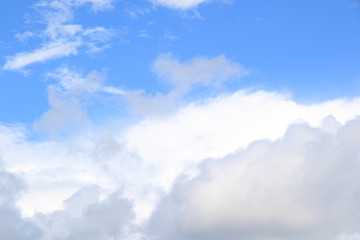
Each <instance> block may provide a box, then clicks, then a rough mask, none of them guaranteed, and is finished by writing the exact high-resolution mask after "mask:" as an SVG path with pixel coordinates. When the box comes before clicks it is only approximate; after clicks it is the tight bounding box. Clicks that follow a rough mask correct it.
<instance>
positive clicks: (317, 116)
mask: <svg viewBox="0 0 360 240" xmlns="http://www.w3.org/2000/svg"><path fill="white" fill-rule="evenodd" d="M359 105H360V101H359V100H358V99H354V100H345V99H344V100H335V101H329V102H324V103H321V104H317V105H310V106H305V105H299V104H297V103H295V102H293V101H291V100H289V99H287V98H286V97H285V96H282V95H279V94H277V93H269V92H265V91H260V92H246V91H239V92H235V93H233V94H227V95H222V96H219V97H216V98H209V99H208V100H206V101H203V102H194V103H191V104H189V105H187V106H185V107H183V108H181V109H179V110H178V111H176V112H175V113H173V114H170V115H168V116H162V117H156V116H153V117H149V118H146V119H144V120H142V121H140V122H137V123H134V124H133V125H130V126H128V127H127V128H126V129H123V130H121V129H119V130H117V128H116V126H115V125H113V126H107V127H101V128H99V129H96V128H88V131H87V132H85V133H83V132H82V133H81V134H80V135H78V136H73V137H71V138H69V139H65V141H64V140H61V141H60V140H59V141H53V142H31V141H30V142H29V141H28V140H26V137H25V136H26V135H24V132H23V130H21V128H18V127H16V126H14V127H6V126H3V127H2V134H1V136H0V140H1V141H0V143H1V146H0V149H2V151H1V155H2V159H3V163H4V167H5V168H6V169H8V170H9V171H11V172H14V173H17V174H21V176H22V177H23V178H24V181H26V183H27V192H26V193H24V194H23V195H22V196H21V197H19V198H18V199H17V201H16V202H17V206H19V207H20V208H21V209H22V211H23V214H25V215H27V216H32V215H33V214H35V213H38V214H36V215H35V216H34V217H33V218H31V219H33V221H35V220H34V219H37V220H36V221H35V222H36V223H37V224H40V223H41V224H40V225H39V226H40V228H41V229H52V230H47V231H45V230H44V234H45V235H44V236H48V237H47V238H48V239H51V238H53V237H54V236H58V238H59V239H72V238H76V237H75V236H78V235H77V234H79V236H82V234H86V233H85V232H86V231H85V230H84V229H93V228H94V224H95V225H96V226H97V225H98V224H97V222H96V221H99V220H98V217H99V216H103V215H91V214H90V213H88V211H90V210H88V209H90V208H91V209H92V208H93V207H90V206H94V205H93V204H95V205H96V204H102V201H104V200H99V199H109V200H105V202H103V203H104V204H105V205H106V204H108V205H106V206H109V208H111V207H110V206H117V205H116V204H118V203H117V201H120V202H119V204H120V206H119V209H124V210H121V211H120V210H119V211H118V212H119V214H120V215H115V216H114V218H115V220H114V221H118V220H117V219H127V220H119V222H122V221H125V222H126V223H125V222H124V223H123V224H120V225H119V227H120V228H121V226H127V227H124V228H121V229H122V230H121V229H117V228H116V229H113V227H109V228H108V226H102V225H101V226H99V228H95V230H94V231H97V232H96V233H95V232H92V234H93V235H94V236H98V237H99V238H100V239H101V237H103V238H104V239H106V238H107V237H109V236H113V235H116V234H117V235H118V236H119V237H118V238H119V239H122V238H120V236H123V235H124V234H125V235H127V236H131V238H135V237H136V236H137V237H139V239H141V236H147V234H150V235H151V236H158V237H155V239H169V238H171V239H184V238H185V236H188V237H189V236H190V237H192V238H193V239H198V237H199V238H200V237H201V238H204V239H205V238H210V237H209V236H219V234H220V235H221V234H225V235H224V236H225V237H227V238H225V237H224V239H232V237H234V236H235V239H238V238H240V237H242V236H247V237H248V238H249V239H257V238H259V237H264V236H267V237H268V236H271V237H272V238H269V239H274V238H277V239H287V238H286V237H289V238H290V237H293V236H295V233H298V234H300V235H298V236H301V237H302V238H300V239H316V237H315V235H316V234H320V235H319V236H326V237H328V239H331V238H334V239H335V237H336V236H337V235H340V234H356V233H357V232H356V226H355V221H356V219H357V217H356V215H351V216H352V217H351V216H350V213H349V212H347V210H346V209H347V208H346V207H345V206H348V207H349V208H348V209H349V211H350V209H352V210H354V209H356V206H355V203H354V202H355V201H356V199H357V198H356V194H355V193H356V191H358V185H357V184H356V180H355V179H356V178H355V176H356V171H357V167H358V166H357V165H356V163H357V162H356V161H357V160H356V159H357V154H358V153H357V149H356V144H357V142H358V139H357V132H358V131H357V126H358V125H359V124H358V120H356V121H353V122H349V123H347V121H348V120H351V119H353V118H355V117H356V115H358V114H359V113H360V110H359V109H360V106H359ZM328 115H332V116H333V117H328V118H325V120H323V118H324V117H326V116H328ZM335 119H336V120H335ZM294 122H298V123H303V124H300V125H295V126H292V127H291V128H290V129H289V130H286V129H287V128H288V126H290V125H291V124H292V123H294ZM344 124H345V125H344ZM309 125H310V126H309ZM342 125H344V126H343V127H342ZM284 133H286V134H285V137H283V135H284ZM261 139H267V140H263V141H259V142H256V141H258V140H261ZM254 141H255V143H253V142H254ZM325 149H327V150H325ZM229 154H230V155H229ZM228 155H229V156H228ZM209 158H217V159H218V160H213V161H209V160H206V161H205V162H204V163H203V161H204V159H209ZM222 158H224V159H223V160H221V159H222ZM49 159H51V160H49ZM342 163H344V166H343V167H340V165H341V164H342ZM199 164H200V166H201V167H200V168H199ZM337 171H339V172H337ZM345 172H347V174H345ZM198 174H200V175H199V177H196V176H198ZM181 176H183V177H182V178H183V179H186V181H185V183H181V182H180V183H177V184H176V186H175V188H174V190H173V191H172V187H173V183H174V182H175V181H176V179H178V178H179V177H181ZM194 177H196V178H195V179H193V178H194ZM191 179H193V180H191ZM189 180H190V181H189ZM94 185H95V186H98V187H96V188H93V187H91V186H94ZM89 186H90V187H91V188H90V189H89ZM82 188H85V189H87V190H81V191H80V192H79V194H75V193H76V192H77V191H78V190H79V189H82ZM336 191H340V193H339V195H336V194H335V192H336ZM114 192H115V193H116V195H114V196H116V197H115V198H113V197H111V196H112V195H111V194H112V193H114ZM168 193H169V195H168V196H167V194H168ZM73 194H75V195H74V196H79V197H71V196H72V195H73ZM87 194H89V196H88V195H87ZM349 194H350V195H349ZM85 195H86V196H88V197H80V196H85ZM108 196H109V197H108ZM325 196H331V197H329V198H326V197H325ZM70 197H71V198H70ZM163 197H165V198H164V199H163V200H161V199H162V198H163ZM69 198H70V199H77V200H68V201H65V202H63V201H64V200H66V199H69ZM82 199H86V200H82ZM91 199H93V200H91ZM110 199H114V200H110ZM121 199H125V200H121ZM204 199H206V201H204ZM329 199H332V200H331V201H330V200H329ZM76 201H80V202H79V203H76ZM82 201H85V202H83V203H82ZM88 201H90V202H88ZM109 201H110V202H109ZM112 201H115V202H112ZM123 201H125V202H126V201H130V202H132V203H133V204H132V205H129V204H128V203H125V202H123ZM159 201H160V203H159ZM332 201H334V202H332ZM352 201H354V202H352ZM70 202H72V203H71V204H70ZM64 204H65V205H64ZM69 204H70V205H69ZM73 204H74V205H73ZM77 204H78V205H77ZM82 204H84V206H85V207H81V206H82ZM112 204H115V205H112ZM71 206H77V207H71ZM86 206H88V207H86ZM130 206H131V207H130ZM352 206H354V208H353V207H352ZM76 208H77V209H79V211H80V209H83V210H81V211H80V212H77V210H76V211H75V210H74V209H76ZM56 209H58V210H59V211H60V212H58V213H56V212H55V213H54V214H51V215H49V218H47V217H45V216H44V215H42V214H41V213H51V212H52V211H54V210H56ZM61 209H64V210H61ZM101 209H103V210H104V211H107V210H106V209H107V208H106V207H103V208H102V207H101ZM114 209H115V208H114ZM126 209H128V210H126ZM129 209H132V210H129ZM154 209H157V210H156V212H155V215H153V216H152V214H153V211H154ZM254 209H256V210H254ZM328 209H332V210H331V211H330V210H328ZM61 211H65V212H61ZM109 211H110V210H109ZM123 211H125V212H123ZM132 211H133V212H134V215H132V213H131V212H132ZM327 211H329V212H327ZM122 213H124V214H125V216H129V217H125V218H122V217H121V216H123V215H122ZM170 213H171V214H170ZM289 213H290V214H289ZM71 214H77V215H76V216H75V217H74V216H72V215H71ZM99 214H100V213H99ZM114 214H115V213H114ZM169 214H170V215H169ZM327 214H328V215H327ZM58 215H61V217H58ZM63 215H64V216H63ZM164 215H166V216H164ZM188 215H191V217H190V216H188ZM50 216H51V217H50ZM106 216H111V215H108V214H106ZM130 216H134V217H133V218H132V217H130ZM151 216H152V217H151ZM294 216H295V217H294ZM150 217H151V221H150V225H149V226H150V229H151V231H150V233H149V232H147V231H145V232H142V231H141V230H139V226H143V225H144V223H146V222H147V219H149V218H150ZM337 218H338V219H339V220H337ZM353 218H354V219H353ZM111 219H113V218H112V217H111ZM203 219H206V221H205V220H203ZM340 220H341V221H342V222H343V223H344V224H342V225H341V224H340V225H339V226H337V227H336V228H335V227H332V226H333V225H332V224H334V225H335V224H336V223H337V221H340ZM109 221H110V220H109ZM68 222H70V223H72V222H73V224H70V225H69V223H68ZM345 222H347V223H348V224H345ZM268 223H269V224H268ZM270 223H271V224H270ZM48 224H54V225H51V226H52V227H49V225H48ZM109 224H113V223H111V222H109ZM133 224H135V225H133ZM137 224H141V225H137ZM172 224H173V225H172ZM163 226H164V227H163ZM328 226H330V227H329V229H331V231H330V230H326V229H327V227H328ZM346 227H347V228H346ZM124 229H126V230H124ZM140 229H141V228H140ZM49 231H50V232H49ZM52 231H54V232H52ZM58 231H60V232H58ZM82 231H85V232H82ZM89 231H90V230H89ZM115 233H116V234H115ZM109 234H110V235H109ZM111 234H113V235H111ZM144 234H145V235H144ZM257 234H260V235H257ZM313 234H315V235H313ZM49 236H52V237H49ZM60 236H61V237H60ZM313 236H314V237H313ZM344 236H353V235H344ZM307 237H309V238H307ZM310 237H311V238H310ZM124 239H125V237H124ZM145 239H147V238H146V237H145ZM265 239H266V238H265ZM294 239H295V237H294ZM298 239H299V238H298Z"/></svg>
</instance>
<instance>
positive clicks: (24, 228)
mask: <svg viewBox="0 0 360 240" xmlns="http://www.w3.org/2000/svg"><path fill="white" fill-rule="evenodd" d="M23 188H24V185H23V182H22V181H21V180H20V179H19V178H18V177H16V176H15V175H13V174H10V173H7V172H4V171H1V170H0V239H4V240H5V239H11V240H37V239H40V238H41V235H42V233H41V230H40V229H39V228H38V227H37V226H36V225H35V224H34V223H33V222H32V221H31V220H29V219H22V218H21V215H20V212H19V211H18V209H17V208H16V207H15V203H16V200H17V198H18V197H19V194H20V193H21V191H22V189H23Z"/></svg>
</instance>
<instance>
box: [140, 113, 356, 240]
mask: <svg viewBox="0 0 360 240" xmlns="http://www.w3.org/2000/svg"><path fill="white" fill-rule="evenodd" d="M334 121H335V120H334V119H331V118H330V119H327V122H328V123H327V125H328V126H331V125H332V126H334V125H336V123H334ZM329 122H330V124H329ZM359 141H360V119H357V120H354V121H351V122H349V123H347V124H346V125H345V126H343V127H341V128H339V130H338V131H337V133H336V135H332V134H331V133H329V131H327V132H326V131H324V130H323V129H317V128H311V127H309V126H308V125H294V126H291V127H290V128H289V129H288V131H287V133H286V134H285V136H284V137H283V138H282V139H281V140H278V141H275V142H270V141H258V142H255V143H253V144H251V145H250V146H249V148H248V149H247V150H245V151H241V152H238V153H236V154H233V155H230V156H228V157H226V158H224V159H217V160H207V161H205V163H204V164H203V165H202V168H201V169H202V173H201V175H200V176H199V177H197V178H196V179H193V180H191V181H182V180H179V181H178V183H177V185H176V186H175V188H174V190H173V192H172V193H171V194H170V195H169V196H167V197H166V198H164V199H163V200H162V202H161V203H160V204H158V207H157V210H156V212H155V213H154V214H153V216H152V218H151V220H150V221H149V224H148V228H147V231H148V233H150V234H151V235H152V236H154V238H155V239H158V240H165V239H172V240H185V239H186V240H202V239H204V240H205V239H207V240H212V239H214V240H215V239H224V240H255V239H261V240H273V239H276V240H289V239H294V240H295V239H299V240H319V239H328V240H335V239H346V240H348V239H356V240H357V239H359V238H358V236H359V235H358V234H357V233H359V232H360V227H359V226H360V225H359V223H360V205H359V201H360V181H359V177H358V176H359V172H360V149H359V147H358V143H359ZM346 236H348V237H346Z"/></svg>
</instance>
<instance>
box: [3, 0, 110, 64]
mask: <svg viewBox="0 0 360 240" xmlns="http://www.w3.org/2000/svg"><path fill="white" fill-rule="evenodd" d="M111 3H112V0H44V1H40V2H38V3H37V4H35V6H34V7H35V9H36V10H37V11H38V13H39V14H40V19H41V22H44V23H45V29H44V30H43V31H41V32H31V31H26V32H25V33H23V34H17V35H16V37H17V38H18V39H20V40H21V41H25V40H26V39H27V38H29V37H38V38H39V39H42V41H43V42H42V43H41V46H40V47H38V48H35V49H34V50H32V51H29V52H20V53H17V54H15V55H13V56H8V57H7V61H6V63H5V65H4V66H3V69H4V70H18V69H22V68H24V67H26V66H28V65H30V64H33V63H37V62H45V61H48V60H52V59H56V58H60V57H67V56H71V55H77V54H78V53H79V51H82V52H88V53H93V52H97V51H100V50H102V49H104V48H106V47H108V46H109V39H110V38H111V36H112V35H113V34H112V31H111V30H109V29H106V28H103V27H90V28H86V27H83V26H82V25H80V24H73V23H72V21H73V18H74V9H76V8H78V7H81V6H84V5H85V6H86V5H89V6H91V9H93V10H94V11H100V10H104V9H108V8H111V6H112V5H111Z"/></svg>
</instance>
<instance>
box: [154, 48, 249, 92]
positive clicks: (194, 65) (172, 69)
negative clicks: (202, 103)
mask: <svg viewBox="0 0 360 240" xmlns="http://www.w3.org/2000/svg"><path fill="white" fill-rule="evenodd" d="M153 71H154V72H155V73H156V74H157V75H158V76H159V78H160V79H163V80H165V81H168V82H170V83H171V84H172V85H174V86H175V87H177V88H178V89H186V90H187V89H188V88H190V87H191V86H192V85H204V86H209V85H220V84H221V83H222V82H224V81H225V80H229V79H233V78H241V77H243V76H244V75H245V74H246V73H247V71H246V70H245V68H244V67H242V66H241V65H239V64H237V63H234V62H231V61H230V60H228V59H227V58H226V57H225V56H223V55H220V56H218V57H214V58H203V57H198V58H193V59H191V60H189V61H186V62H179V61H178V60H177V59H175V58H174V57H172V56H171V54H162V55H160V56H159V57H158V58H157V59H156V60H155V62H154V65H153Z"/></svg>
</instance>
